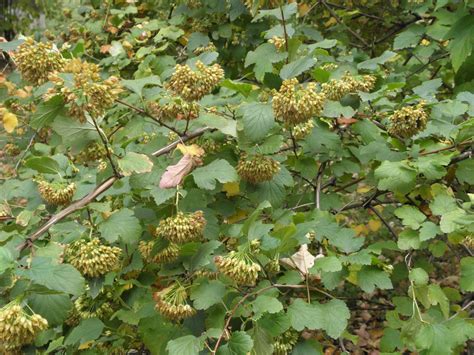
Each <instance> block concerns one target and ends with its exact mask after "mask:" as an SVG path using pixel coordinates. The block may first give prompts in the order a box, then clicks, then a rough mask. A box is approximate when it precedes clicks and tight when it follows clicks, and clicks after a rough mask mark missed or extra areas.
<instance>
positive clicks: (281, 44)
mask: <svg viewBox="0 0 474 355" xmlns="http://www.w3.org/2000/svg"><path fill="white" fill-rule="evenodd" d="M285 42H286V41H285V39H284V38H283V37H278V36H273V37H272V38H270V39H269V40H268V43H271V44H273V45H274V46H275V47H276V49H278V50H281V49H284V48H285Z"/></svg>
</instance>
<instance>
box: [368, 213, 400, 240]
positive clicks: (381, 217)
mask: <svg viewBox="0 0 474 355" xmlns="http://www.w3.org/2000/svg"><path fill="white" fill-rule="evenodd" d="M368 208H369V209H370V210H371V211H372V212H374V213H375V215H376V216H377V217H378V218H379V219H380V220H381V221H382V223H383V224H384V225H385V227H387V229H388V231H389V232H390V234H391V235H392V236H393V238H394V239H395V241H397V240H398V236H397V233H396V232H395V230H394V229H393V228H392V226H391V225H390V224H389V223H388V222H387V221H386V220H385V218H383V216H382V215H381V214H380V212H379V211H377V209H376V208H374V206H372V205H370V206H369V207H368Z"/></svg>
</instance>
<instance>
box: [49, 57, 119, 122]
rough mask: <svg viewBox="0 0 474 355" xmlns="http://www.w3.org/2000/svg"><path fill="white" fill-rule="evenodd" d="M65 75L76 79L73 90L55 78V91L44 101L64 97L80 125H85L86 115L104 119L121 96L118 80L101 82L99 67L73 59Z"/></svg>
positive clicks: (61, 80)
mask: <svg viewBox="0 0 474 355" xmlns="http://www.w3.org/2000/svg"><path fill="white" fill-rule="evenodd" d="M63 72H64V73H71V74H72V75H73V80H72V82H73V85H72V87H71V86H70V84H66V83H65V81H64V79H63V78H62V77H61V76H60V75H59V74H52V75H50V76H49V80H51V81H52V82H53V83H55V87H54V88H51V89H49V90H48V92H47V93H46V95H45V98H46V99H48V98H50V97H52V96H54V95H58V94H60V95H62V96H63V98H64V101H65V103H66V104H67V106H68V110H69V114H70V115H71V116H72V117H75V118H77V119H78V120H79V121H81V122H85V121H86V112H87V113H89V114H90V115H91V116H92V117H94V118H96V117H99V116H102V115H104V113H105V111H106V110H107V109H108V108H109V107H110V106H112V104H113V103H114V101H115V100H116V99H117V97H118V95H119V94H120V92H122V87H121V85H120V83H119V79H118V78H117V77H115V76H111V77H109V78H108V79H106V80H102V78H101V77H100V68H99V66H98V65H96V64H92V63H87V62H83V61H81V60H80V59H71V60H68V61H67V63H66V65H65V67H64V69H63Z"/></svg>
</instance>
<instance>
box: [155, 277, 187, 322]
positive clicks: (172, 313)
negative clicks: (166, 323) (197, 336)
mask: <svg viewBox="0 0 474 355" xmlns="http://www.w3.org/2000/svg"><path fill="white" fill-rule="evenodd" d="M154 298H155V301H156V304H155V309H156V310H157V311H158V312H159V313H160V314H161V315H162V316H164V317H166V318H168V319H170V320H174V321H179V320H181V319H184V318H189V317H192V316H194V315H195V314H196V310H195V309H194V308H193V307H191V306H190V305H189V304H188V303H187V298H188V293H187V292H186V288H185V287H184V286H183V285H181V284H180V283H179V282H175V283H173V284H171V286H169V287H167V288H165V289H163V290H161V291H159V292H155V294H154Z"/></svg>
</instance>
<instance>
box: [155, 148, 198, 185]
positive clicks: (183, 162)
mask: <svg viewBox="0 0 474 355" xmlns="http://www.w3.org/2000/svg"><path fill="white" fill-rule="evenodd" d="M199 165H202V160H201V159H200V158H199V157H196V156H192V155H191V154H185V155H184V156H183V157H182V158H181V159H180V160H179V162H177V163H176V164H175V165H170V166H168V167H167V168H166V171H165V173H164V174H163V176H162V177H161V180H160V185H159V186H160V188H162V189H171V188H174V187H176V186H178V185H179V184H181V182H182V181H183V179H184V178H185V176H186V175H188V174H189V173H190V172H191V171H192V170H193V169H194V168H195V167H197V166H199Z"/></svg>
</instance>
